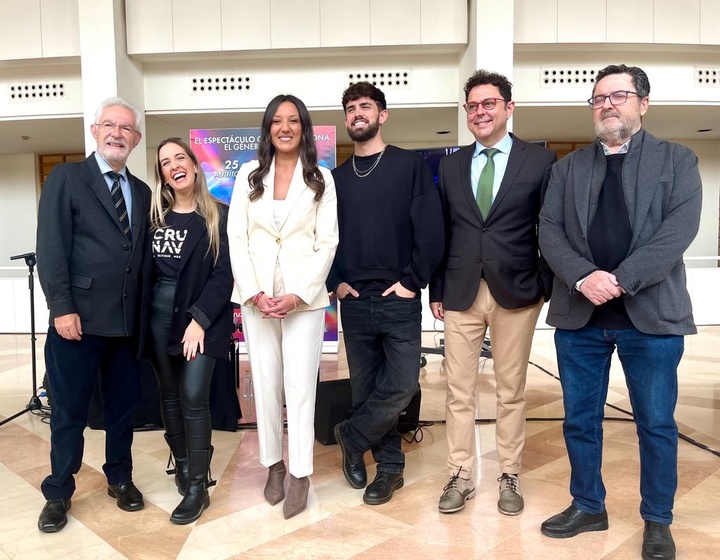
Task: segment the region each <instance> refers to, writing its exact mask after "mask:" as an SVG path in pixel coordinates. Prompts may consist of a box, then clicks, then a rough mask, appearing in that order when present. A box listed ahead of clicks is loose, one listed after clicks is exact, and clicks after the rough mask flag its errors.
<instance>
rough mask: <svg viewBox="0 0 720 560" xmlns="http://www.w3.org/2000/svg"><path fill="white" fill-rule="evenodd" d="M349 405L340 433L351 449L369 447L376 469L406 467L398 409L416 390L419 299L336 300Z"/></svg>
mask: <svg viewBox="0 0 720 560" xmlns="http://www.w3.org/2000/svg"><path fill="white" fill-rule="evenodd" d="M340 313H341V317H342V325H343V336H344V339H345V350H346V352H347V359H348V368H349V370H350V385H351V386H352V393H353V407H355V408H356V409H357V410H356V411H355V413H354V414H353V415H352V416H351V417H350V419H349V421H348V423H347V424H346V429H345V434H344V438H345V440H346V444H347V447H348V449H349V450H350V451H351V452H353V453H364V452H365V451H367V450H368V449H371V450H372V454H373V457H374V459H375V461H376V462H377V470H378V471H380V472H387V473H395V474H397V473H401V472H402V471H403V469H404V468H405V455H404V454H403V452H402V449H401V444H402V439H401V436H400V432H398V430H397V420H398V418H399V416H400V413H401V412H402V411H403V410H404V409H405V408H406V407H407V405H408V404H409V403H410V400H411V399H412V398H413V396H414V395H415V393H417V389H418V380H419V377H420V321H421V304H420V298H412V299H410V298H401V297H399V296H397V295H395V294H390V295H388V296H386V297H371V298H367V299H356V298H353V297H352V296H347V297H345V298H344V299H343V300H342V302H341V304H340Z"/></svg>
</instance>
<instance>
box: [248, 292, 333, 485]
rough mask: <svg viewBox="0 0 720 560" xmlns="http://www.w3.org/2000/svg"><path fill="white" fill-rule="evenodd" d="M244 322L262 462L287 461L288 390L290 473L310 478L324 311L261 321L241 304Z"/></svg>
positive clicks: (258, 315) (253, 311)
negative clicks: (285, 452)
mask: <svg viewBox="0 0 720 560" xmlns="http://www.w3.org/2000/svg"><path fill="white" fill-rule="evenodd" d="M242 322H243V332H244V334H245V341H246V344H247V350H248V357H249V358H250V367H251V369H252V380H253V390H254V392H255V410H256V411H257V427H258V443H259V447H260V463H261V464H262V465H263V466H265V467H270V466H272V465H274V464H275V463H277V462H278V461H280V460H282V458H283V406H282V405H283V387H284V388H285V404H286V407H287V430H288V459H289V470H290V474H292V475H293V476H295V477H296V478H301V477H303V476H309V475H311V474H312V472H313V447H314V445H315V427H314V418H315V395H316V390H317V378H318V369H319V367H320V355H321V353H322V342H323V333H324V330H325V309H315V310H312V311H296V312H293V313H289V314H288V316H287V317H286V318H285V319H263V316H262V313H261V312H260V311H259V310H258V309H256V308H255V307H251V306H246V305H243V306H242Z"/></svg>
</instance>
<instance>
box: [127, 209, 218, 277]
mask: <svg viewBox="0 0 720 560" xmlns="http://www.w3.org/2000/svg"><path fill="white" fill-rule="evenodd" d="M199 220H200V221H202V218H199ZM205 231H206V230H205V228H201V227H195V228H192V227H191V228H189V229H188V232H187V236H186V237H185V241H184V242H183V249H182V259H180V270H179V271H178V273H180V272H182V270H183V269H184V268H185V266H186V265H187V264H188V262H189V261H190V255H192V254H193V251H194V250H195V248H196V246H197V244H198V243H199V242H200V240H201V239H202V238H203V236H204V235H205ZM133 243H135V239H134V237H133Z"/></svg>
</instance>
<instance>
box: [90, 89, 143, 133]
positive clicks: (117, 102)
mask: <svg viewBox="0 0 720 560" xmlns="http://www.w3.org/2000/svg"><path fill="white" fill-rule="evenodd" d="M108 107H124V108H125V109H127V110H128V111H131V112H132V114H133V115H134V116H135V130H137V131H140V127H141V126H142V113H141V112H140V109H138V108H137V107H136V106H135V105H133V104H132V103H128V102H127V101H125V100H124V99H122V98H121V97H108V98H107V99H106V100H105V101H103V102H102V103H100V106H99V107H98V108H97V111H95V122H96V123H97V122H98V121H99V120H100V115H102V113H103V111H104V110H105V109H107V108H108Z"/></svg>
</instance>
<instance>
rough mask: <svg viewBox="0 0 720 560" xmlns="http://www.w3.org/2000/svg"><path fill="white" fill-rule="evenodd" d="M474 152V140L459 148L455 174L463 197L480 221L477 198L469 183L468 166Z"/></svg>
mask: <svg viewBox="0 0 720 560" xmlns="http://www.w3.org/2000/svg"><path fill="white" fill-rule="evenodd" d="M474 153H475V142H473V143H472V144H470V145H469V146H465V147H464V148H463V149H462V150H460V156H459V157H458V159H457V165H458V169H457V174H458V176H459V178H460V188H461V189H462V191H463V194H464V195H465V199H466V200H467V203H468V205H469V207H470V209H471V211H472V212H473V213H474V214H475V216H476V217H477V219H478V220H480V221H481V222H482V221H483V219H482V214H480V208H478V205H477V200H475V194H474V193H473V190H472V185H471V184H470V167H471V166H472V158H473V154H474Z"/></svg>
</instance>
